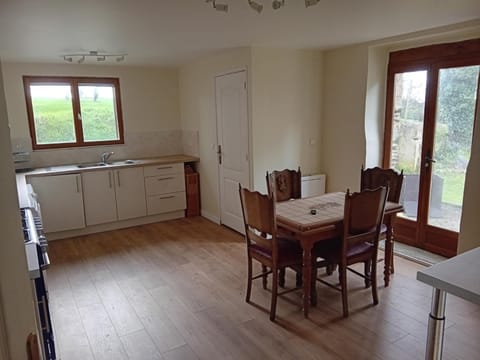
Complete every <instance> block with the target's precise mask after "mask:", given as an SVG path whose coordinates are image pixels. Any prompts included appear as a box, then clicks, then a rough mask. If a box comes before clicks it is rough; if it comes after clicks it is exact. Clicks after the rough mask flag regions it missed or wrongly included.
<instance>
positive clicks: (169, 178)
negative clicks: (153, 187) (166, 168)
mask: <svg viewBox="0 0 480 360" xmlns="http://www.w3.org/2000/svg"><path fill="white" fill-rule="evenodd" d="M171 179H174V177H173V176H169V177H165V178H157V181H162V180H171Z"/></svg>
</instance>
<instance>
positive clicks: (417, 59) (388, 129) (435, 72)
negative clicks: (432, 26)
mask: <svg viewBox="0 0 480 360" xmlns="http://www.w3.org/2000/svg"><path fill="white" fill-rule="evenodd" d="M479 64H480V39H474V40H466V41H462V42H456V43H448V44H439V45H430V46H424V47H420V48H414V49H408V50H401V51H396V52H392V53H391V54H390V59H389V65H388V75H387V93H386V106H385V135H384V146H383V166H384V167H390V160H391V142H392V126H393V115H394V112H393V110H394V109H393V106H394V83H395V75H396V74H399V73H404V72H412V71H421V70H426V71H427V87H426V93H425V109H424V123H423V139H422V150H421V164H420V175H419V176H420V178H419V180H420V181H419V197H418V211H417V220H416V221H414V220H409V219H406V218H402V217H397V220H396V223H395V238H396V239H397V240H399V241H401V242H403V243H406V244H409V245H413V246H415V247H419V248H422V249H425V250H428V251H431V252H435V253H437V254H441V255H444V256H448V257H451V256H455V255H456V254H457V244H458V232H455V231H451V230H446V229H442V228H438V227H435V226H432V225H428V209H429V200H430V187H431V179H432V164H430V163H428V164H426V159H427V158H432V154H433V146H434V136H435V122H436V106H437V91H438V76H439V72H440V69H445V68H452V67H462V66H472V65H479ZM479 85H480V83H479V84H478V85H477V102H476V104H475V106H476V107H478V103H479V96H478V95H479V88H480V86H479ZM474 126H475V120H474Z"/></svg>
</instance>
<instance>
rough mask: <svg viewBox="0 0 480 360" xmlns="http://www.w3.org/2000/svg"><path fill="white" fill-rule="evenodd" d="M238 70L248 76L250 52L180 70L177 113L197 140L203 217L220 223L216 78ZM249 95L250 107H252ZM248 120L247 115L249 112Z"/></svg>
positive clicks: (239, 51) (218, 57)
mask: <svg viewBox="0 0 480 360" xmlns="http://www.w3.org/2000/svg"><path fill="white" fill-rule="evenodd" d="M239 69H247V77H248V83H250V82H251V74H250V49H249V48H239V49H232V50H227V51H223V52H221V53H219V54H217V55H214V56H210V57H208V58H203V59H200V60H197V61H193V62H191V63H189V64H186V65H184V66H182V67H181V68H180V74H179V84H180V85H179V87H180V109H181V110H180V113H181V121H182V127H183V129H184V130H196V131H198V136H199V156H200V162H199V164H198V171H199V173H200V193H201V203H202V214H203V215H204V216H206V217H208V218H210V219H212V220H214V221H218V219H219V215H220V212H219V187H218V169H217V155H216V144H217V130H216V129H217V128H216V109H215V76H216V75H219V74H222V73H225V72H228V71H232V70H239ZM250 99H251V97H250V94H249V99H248V103H249V107H250V103H251V100H250ZM249 118H250V111H249Z"/></svg>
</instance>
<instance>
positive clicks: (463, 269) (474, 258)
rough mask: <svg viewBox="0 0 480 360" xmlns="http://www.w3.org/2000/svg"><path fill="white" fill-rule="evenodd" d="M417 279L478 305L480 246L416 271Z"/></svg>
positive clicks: (479, 300) (479, 296)
mask: <svg viewBox="0 0 480 360" xmlns="http://www.w3.org/2000/svg"><path fill="white" fill-rule="evenodd" d="M417 280H418V281H421V282H423V283H425V284H428V285H430V286H433V287H434V288H437V289H440V290H443V291H445V292H447V293H449V294H452V295H455V296H458V297H460V298H462V299H465V300H468V301H470V302H472V303H475V304H479V305H480V247H479V248H476V249H473V250H470V251H467V252H465V253H463V254H460V255H457V256H455V257H453V258H451V259H448V260H445V261H442V262H440V263H438V264H435V265H432V266H431V267H429V268H427V269H424V270H421V271H418V272H417Z"/></svg>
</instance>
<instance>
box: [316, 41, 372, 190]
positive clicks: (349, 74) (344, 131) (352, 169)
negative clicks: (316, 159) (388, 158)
mask: <svg viewBox="0 0 480 360" xmlns="http://www.w3.org/2000/svg"><path fill="white" fill-rule="evenodd" d="M367 69H368V47H367V46H366V45H356V46H350V47H346V48H341V49H336V50H331V51H327V52H325V54H324V67H323V74H324V79H325V80H324V82H323V104H324V105H323V117H322V119H323V150H322V154H323V168H324V170H325V173H326V174H327V190H328V191H345V190H346V189H347V188H350V189H351V190H358V189H359V187H360V168H361V166H362V164H363V163H364V161H365V158H366V139H365V123H364V119H365V98H366V88H367Z"/></svg>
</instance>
